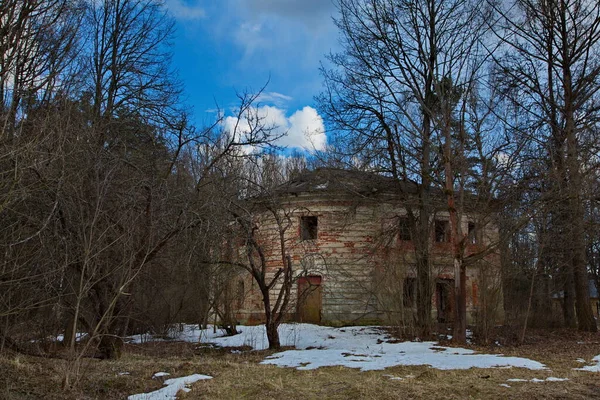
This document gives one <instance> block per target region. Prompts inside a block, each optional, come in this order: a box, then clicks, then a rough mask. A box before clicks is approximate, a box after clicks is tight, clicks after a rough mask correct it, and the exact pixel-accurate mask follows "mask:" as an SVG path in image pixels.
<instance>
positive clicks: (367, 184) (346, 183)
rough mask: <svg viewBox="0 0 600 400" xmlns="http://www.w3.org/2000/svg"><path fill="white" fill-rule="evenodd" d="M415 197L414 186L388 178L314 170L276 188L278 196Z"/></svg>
mask: <svg viewBox="0 0 600 400" xmlns="http://www.w3.org/2000/svg"><path fill="white" fill-rule="evenodd" d="M401 190H402V191H403V192H404V193H417V185H416V184H415V183H413V182H408V183H403V182H402V183H401V182H398V181H397V180H395V179H394V178H393V177H391V176H385V175H381V174H378V173H375V172H367V171H356V170H345V169H336V168H317V169H315V170H314V171H307V172H303V173H301V174H299V175H297V176H296V177H294V178H292V179H290V180H289V181H287V182H286V183H284V184H282V185H280V186H279V187H277V189H276V192H277V193H280V194H285V193H288V194H299V193H319V192H320V193H326V192H330V193H331V192H336V193H338V192H346V193H353V194H361V195H373V194H376V193H398V192H399V191H401Z"/></svg>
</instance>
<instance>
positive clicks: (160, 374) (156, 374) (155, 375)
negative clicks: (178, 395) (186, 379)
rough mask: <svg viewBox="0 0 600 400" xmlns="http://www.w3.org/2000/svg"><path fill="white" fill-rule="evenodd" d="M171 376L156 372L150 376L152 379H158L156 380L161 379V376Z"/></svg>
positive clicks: (166, 373)
mask: <svg viewBox="0 0 600 400" xmlns="http://www.w3.org/2000/svg"><path fill="white" fill-rule="evenodd" d="M169 375H171V374H170V373H168V372H157V373H155V374H154V375H152V379H158V378H162V377H163V376H169Z"/></svg>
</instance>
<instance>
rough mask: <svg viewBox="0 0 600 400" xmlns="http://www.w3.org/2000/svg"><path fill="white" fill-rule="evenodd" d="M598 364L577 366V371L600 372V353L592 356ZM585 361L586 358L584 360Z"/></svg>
mask: <svg viewBox="0 0 600 400" xmlns="http://www.w3.org/2000/svg"><path fill="white" fill-rule="evenodd" d="M592 361H593V362H595V363H596V365H586V366H585V367H581V368H575V369H576V370H577V371H588V372H600V354H599V355H597V356H596V357H594V358H592ZM583 362H585V360H584V361H583Z"/></svg>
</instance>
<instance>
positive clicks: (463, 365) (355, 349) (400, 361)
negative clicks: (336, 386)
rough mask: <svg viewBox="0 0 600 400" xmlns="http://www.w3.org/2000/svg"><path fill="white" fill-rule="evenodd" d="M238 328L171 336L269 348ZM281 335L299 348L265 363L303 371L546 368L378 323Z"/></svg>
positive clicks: (255, 329)
mask: <svg viewBox="0 0 600 400" xmlns="http://www.w3.org/2000/svg"><path fill="white" fill-rule="evenodd" d="M238 330H239V331H240V334H238V335H234V336H223V335H222V334H221V333H220V332H219V334H215V333H214V331H213V330H212V328H211V327H209V328H208V329H198V326H197V325H184V326H182V327H181V329H180V330H179V331H177V332H174V333H173V334H172V335H171V337H172V340H182V341H187V342H202V343H214V344H215V345H217V346H221V347H241V346H250V347H252V348H253V349H254V350H264V349H267V348H268V347H269V343H268V341H267V335H266V330H265V326H264V325H258V326H238ZM279 338H280V342H281V345H282V346H290V347H295V350H288V351H283V352H279V353H275V354H273V355H272V356H270V357H267V358H266V359H265V360H264V361H263V362H262V363H263V364H271V365H278V366H281V367H292V368H297V369H300V370H311V369H316V368H320V367H325V366H345V367H349V368H358V369H360V370H361V371H371V370H383V369H385V368H388V367H393V366H397V365H429V366H431V367H433V368H437V369H443V370H452V369H469V368H502V367H504V368H511V367H517V368H527V369H531V370H543V369H546V366H545V365H544V364H542V363H539V362H537V361H533V360H530V359H527V358H521V357H505V356H503V355H495V354H476V353H475V352H474V351H473V350H469V349H462V348H453V347H445V346H440V345H439V344H438V343H436V342H400V343H396V342H394V341H393V340H392V338H391V337H390V336H389V335H387V334H386V333H385V332H384V331H383V330H381V329H380V328H378V327H374V326H350V327H344V328H332V327H327V326H318V325H311V324H281V325H280V326H279ZM131 339H132V340H133V341H134V342H136V343H140V342H142V341H145V340H153V339H152V337H149V336H147V335H146V336H140V335H137V336H134V337H132V338H131ZM158 340H164V339H158ZM432 348H433V349H432Z"/></svg>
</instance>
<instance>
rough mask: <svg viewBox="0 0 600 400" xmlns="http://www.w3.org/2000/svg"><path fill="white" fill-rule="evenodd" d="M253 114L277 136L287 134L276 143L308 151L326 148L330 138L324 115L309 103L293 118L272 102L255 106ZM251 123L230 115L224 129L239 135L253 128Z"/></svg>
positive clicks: (295, 113) (293, 115) (294, 114)
mask: <svg viewBox="0 0 600 400" xmlns="http://www.w3.org/2000/svg"><path fill="white" fill-rule="evenodd" d="M251 113H252V114H253V117H257V118H258V119H260V121H261V123H262V124H263V125H264V126H265V127H266V128H267V129H269V128H272V129H273V131H272V134H273V135H274V136H278V135H283V136H282V137H280V138H279V139H277V141H276V142H275V144H277V145H279V146H282V147H287V148H298V149H302V150H307V151H315V150H323V149H325V145H326V144H327V137H326V136H325V126H324V124H323V118H322V117H321V116H320V115H319V114H318V113H317V110H315V109H314V108H312V107H309V106H306V107H304V108H303V109H301V110H297V111H296V112H294V113H293V114H292V115H291V116H289V117H288V116H286V110H284V109H281V108H278V107H275V106H268V105H265V106H261V107H258V108H254V109H252V110H251ZM252 119H253V118H250V120H252ZM250 125H251V123H250V122H249V121H248V118H242V119H239V120H238V119H237V118H236V117H232V116H229V117H226V118H225V120H224V121H223V129H225V130H226V131H229V132H230V133H235V134H236V135H247V134H248V133H249V132H250V130H251V126H250ZM251 150H252V149H248V151H251Z"/></svg>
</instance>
